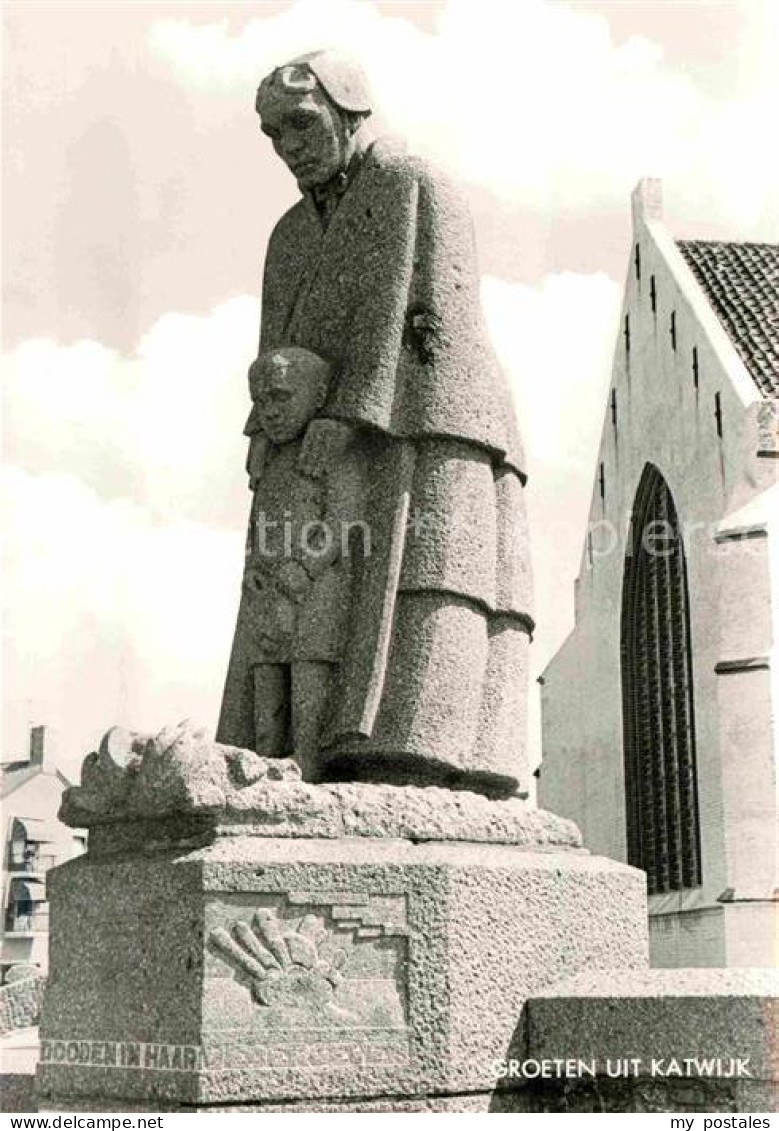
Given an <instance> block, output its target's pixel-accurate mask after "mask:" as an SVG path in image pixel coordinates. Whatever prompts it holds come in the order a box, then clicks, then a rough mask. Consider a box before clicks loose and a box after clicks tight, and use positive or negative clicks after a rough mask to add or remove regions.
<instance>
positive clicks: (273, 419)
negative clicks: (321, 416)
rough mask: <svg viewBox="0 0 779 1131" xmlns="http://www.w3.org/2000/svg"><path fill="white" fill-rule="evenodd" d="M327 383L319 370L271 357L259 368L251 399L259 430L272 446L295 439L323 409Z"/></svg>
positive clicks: (279, 357)
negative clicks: (256, 413) (260, 429)
mask: <svg viewBox="0 0 779 1131" xmlns="http://www.w3.org/2000/svg"><path fill="white" fill-rule="evenodd" d="M326 387H327V386H326V384H325V383H323V380H322V373H321V369H320V370H315V369H312V368H311V367H310V366H307V365H306V364H305V363H301V362H300V361H290V360H289V359H288V358H285V357H284V356H283V355H274V356H273V357H271V358H269V359H268V361H267V362H266V363H264V364H263V365H261V366H259V367H258V372H256V377H255V379H254V380H253V382H252V399H253V400H254V403H255V404H256V406H257V412H258V415H259V420H260V427H261V428H262V430H263V432H264V433H265V435H266V436H267V437H268V439H269V440H272V441H273V443H274V444H288V443H289V442H290V440H295V439H297V437H298V436H300V435H301V433H302V432H303V431H304V430H305V428H306V425H307V424H308V423H309V421H310V420H311V419H312V418H313V417H314V416H316V414H317V412H318V411H319V409H320V408H321V407H322V402H323V400H324V393H325V391H326Z"/></svg>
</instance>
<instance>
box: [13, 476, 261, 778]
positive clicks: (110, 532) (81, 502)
mask: <svg viewBox="0 0 779 1131" xmlns="http://www.w3.org/2000/svg"><path fill="white" fill-rule="evenodd" d="M2 487H3V508H4V519H3V524H4V532H5V554H4V556H5V562H4V583H5V585H4V593H5V604H6V611H5V614H4V616H5V634H4V635H5V648H4V651H5V664H4V667H5V695H6V699H7V702H8V703H9V704H10V710H9V711H7V712H6V726H7V732H6V733H7V738H6V742H5V749H6V755H7V756H12V755H13V754H16V755H17V756H18V754H19V753H21V752H22V751H23V750H24V747H25V735H24V731H25V728H26V726H27V725H29V723H30V722H48V723H52V724H54V725H55V730H56V731H57V732H59V734H60V736H61V739H62V742H63V746H62V749H61V751H60V754H61V756H62V763H63V766H64V767H66V768H67V769H69V770H70V771H71V772H73V773H75V771H76V770H77V768H78V766H79V765H80V762H81V759H82V758H83V756H84V754H86V753H87V751H88V749H89V748H90V746H91V745H93V744H94V743H95V742H96V741H98V740H99V738H100V735H101V734H102V732H103V731H104V730H105V729H107V728H108V727H109V726H111V725H113V724H114V723H121V724H123V725H127V726H134V727H138V728H139V729H144V728H151V729H157V728H159V727H161V726H162V725H164V724H165V723H166V722H170V721H171V719H175V718H179V717H183V716H186V715H193V716H194V717H197V718H199V719H202V720H203V721H204V723H205V724H206V725H209V726H214V725H215V721H216V713H217V711H218V706H219V698H220V694H221V684H222V680H223V679H224V672H225V670H226V662H227V655H228V649H229V646H230V639H231V634H232V629H233V625H234V619H235V612H236V608H237V601H238V594H239V584H240V569H241V565H242V560H243V559H242V537H241V535H240V534H239V533H237V532H223V531H217V530H213V529H211V528H209V527H206V526H204V525H202V524H199V523H191V522H186V521H177V522H172V523H164V524H163V523H159V522H157V521H155V520H154V518H152V516H151V515H150V514H149V512H148V511H147V510H145V509H144V508H143V507H140V506H138V505H137V504H134V503H132V502H129V501H128V500H119V501H116V502H110V503H108V502H105V501H104V500H102V499H100V498H99V497H98V496H97V495H96V494H95V492H93V491H91V490H90V489H89V488H87V487H85V486H84V485H83V484H82V483H81V482H79V481H78V480H77V479H75V478H74V477H72V476H62V475H31V474H30V473H28V472H26V471H23V470H21V469H19V468H16V467H7V468H6V469H5V470H4V472H3V477H2Z"/></svg>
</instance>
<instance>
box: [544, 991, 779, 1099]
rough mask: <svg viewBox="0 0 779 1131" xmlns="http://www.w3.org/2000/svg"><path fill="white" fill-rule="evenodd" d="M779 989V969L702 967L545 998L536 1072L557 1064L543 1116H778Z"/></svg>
mask: <svg viewBox="0 0 779 1131" xmlns="http://www.w3.org/2000/svg"><path fill="white" fill-rule="evenodd" d="M778 989H779V978H778V977H777V972H776V971H775V970H757V969H755V970H746V969H744V970H717V969H698V968H695V969H688V970H682V969H679V970H644V971H636V970H633V971H626V970H617V969H615V970H611V971H608V972H597V973H592V972H590V973H583V974H580V975H578V976H576V977H575V978H573V979H571V980H568V981H565V982H563V983H562V984H561V985H558V986H555V987H553V988H552V989H547V990H545V991H544V992H543V993H542V994H540V995H539V996H538V998H536V999H535V1000H533V1001H532V1002H531V1003H530V1004H529V1006H528V1010H527V1015H528V1056H529V1060H530V1064H531V1066H532V1071H533V1072H534V1073H535V1072H536V1068H535V1065H538V1064H541V1065H543V1064H546V1065H547V1066H550V1070H549V1075H547V1077H546V1079H542V1078H541V1077H540V1076H536V1077H535V1079H534V1082H533V1084H532V1085H531V1087H532V1090H533V1092H534V1093H535V1094H536V1096H537V1100H536V1103H537V1110H547V1111H716V1112H727V1111H774V1110H775V1109H776V1100H777V1081H778V1080H779V1042H777V1038H776V1034H777V1019H779V1009H777V990H778ZM555 1065H558V1066H561V1067H560V1071H559V1073H556V1072H555V1069H554V1066H555ZM566 1066H567V1067H566Z"/></svg>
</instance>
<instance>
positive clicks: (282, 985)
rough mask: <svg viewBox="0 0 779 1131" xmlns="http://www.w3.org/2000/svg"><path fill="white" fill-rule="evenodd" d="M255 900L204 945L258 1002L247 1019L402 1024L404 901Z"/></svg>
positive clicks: (282, 1023)
mask: <svg viewBox="0 0 779 1131" xmlns="http://www.w3.org/2000/svg"><path fill="white" fill-rule="evenodd" d="M254 898H255V899H256V901H257V903H256V905H255V906H254V907H253V908H252V907H244V908H241V909H240V911H239V913H238V915H236V916H235V917H233V916H230V917H229V918H227V917H224V919H223V921H222V922H221V923H219V924H218V925H215V926H213V927H212V928H211V930H210V931H209V934H208V941H209V947H210V950H211V952H212V953H213V954H214V955H216V956H218V958H219V959H220V960H222V962H224V963H226V964H227V966H228V967H229V968H230V969H231V970H232V973H233V976H234V978H235V981H236V982H237V983H238V984H239V985H241V986H243V987H245V988H246V989H247V990H248V992H249V995H250V997H251V999H253V1001H254V1003H256V1006H257V1007H259V1009H258V1010H257V1012H256V1013H255V1014H254V1015H253V1020H252V1021H251V1022H250V1023H251V1024H252V1026H254V1025H260V1026H261V1027H262V1028H266V1027H267V1028H272V1029H273V1030H274V1031H275V1032H278V1031H279V1030H285V1029H294V1028H296V1027H298V1026H301V1025H303V1026H305V1027H307V1028H310V1027H313V1028H325V1029H327V1028H333V1027H336V1028H353V1027H356V1028H359V1029H361V1030H366V1029H367V1030H370V1029H374V1030H395V1031H404V1030H405V1026H406V1013H407V1009H406V987H405V984H404V983H405V977H404V973H405V969H406V965H407V945H408V940H407V935H408V927H407V925H406V905H405V899H403V898H402V897H400V896H376V895H373V896H368V895H358V894H355V893H353V892H347V893H344V892H334V891H333V892H317V893H313V892H308V891H307V892H289V893H288V894H286V895H285V896H278V895H270V894H268V895H263V894H258V895H256V896H255V897H254ZM215 972H216V971H215Z"/></svg>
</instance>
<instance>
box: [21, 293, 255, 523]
mask: <svg viewBox="0 0 779 1131" xmlns="http://www.w3.org/2000/svg"><path fill="white" fill-rule="evenodd" d="M257 332H258V310H257V302H256V300H255V299H253V298H249V297H246V296H242V297H238V298H234V299H231V300H230V301H228V302H225V303H223V304H221V305H220V306H217V307H216V308H215V310H213V311H212V312H211V313H210V314H209V315H207V316H205V317H194V316H189V315H183V314H167V315H165V316H164V317H162V318H160V319H159V320H158V321H157V322H156V323H155V324H154V325H153V326H152V328H151V329H150V331H149V332H148V333H147V334H146V335H145V336H144V337H143V338H142V339H141V341H140V344H139V346H138V349H137V351H136V353H135V355H134V356H133V357H131V358H124V357H122V356H121V355H120V354H118V353H116V352H114V351H113V350H109V349H106V348H105V347H104V346H102V345H100V344H99V343H97V342H92V341H82V342H77V343H76V344H74V345H70V346H62V345H59V344H57V343H55V342H52V341H47V340H36V341H27V342H24V343H22V344H21V345H19V346H18V347H17V348H16V349H15V350H13V351H12V352H11V353H10V354H9V355H8V356H7V357H6V358H5V359H4V365H3V370H4V382H3V384H4V402H5V414H6V433H7V436H8V446H7V453H6V455H7V459H8V460H9V461H12V462H16V463H19V464H21V465H22V466H23V467H26V468H28V469H29V470H31V471H38V472H40V471H47V472H54V471H56V472H58V473H62V472H70V473H72V474H74V475H76V476H78V477H80V478H81V479H83V480H84V481H85V482H86V483H88V484H90V485H91V486H93V487H94V488H95V489H96V490H97V491H98V492H99V493H100V494H102V495H106V496H108V497H116V496H117V495H125V496H128V497H130V498H132V499H134V500H135V501H136V502H137V503H139V504H140V505H143V506H145V507H147V508H148V509H149V511H150V513H152V514H154V515H157V516H160V517H163V518H165V517H167V518H173V517H181V516H186V517H191V518H201V519H204V520H206V521H208V520H210V519H213V520H215V521H225V520H228V521H229V520H230V519H231V518H232V519H233V520H234V519H235V518H236V512H235V505H236V503H235V500H236V497H237V496H238V484H239V483H240V481H241V460H242V451H243V447H244V441H243V438H242V436H241V430H242V428H243V424H244V419H245V415H246V412H247V410H248V391H247V387H246V379H245V375H246V370H247V368H248V363H249V362H250V361H251V358H252V357H253V356H254V354H255V352H256V339H257ZM240 498H241V502H243V501H244V497H243V496H240Z"/></svg>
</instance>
